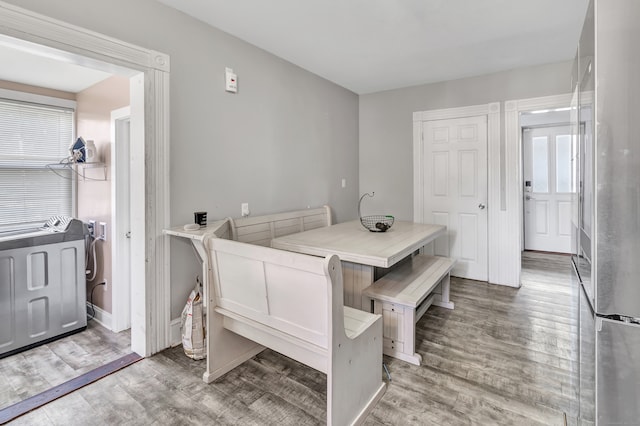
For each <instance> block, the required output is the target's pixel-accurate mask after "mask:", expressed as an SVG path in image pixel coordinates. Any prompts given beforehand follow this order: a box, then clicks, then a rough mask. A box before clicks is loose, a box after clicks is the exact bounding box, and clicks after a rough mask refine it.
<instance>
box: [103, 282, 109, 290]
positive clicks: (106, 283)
mask: <svg viewBox="0 0 640 426" xmlns="http://www.w3.org/2000/svg"><path fill="white" fill-rule="evenodd" d="M102 281H103V282H104V286H103V287H104V291H107V287H109V281H107V280H106V279H104V280H102Z"/></svg>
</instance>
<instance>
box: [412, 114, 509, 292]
mask: <svg viewBox="0 0 640 426" xmlns="http://www.w3.org/2000/svg"><path fill="white" fill-rule="evenodd" d="M481 115H485V116H486V117H487V209H488V218H487V231H488V235H487V251H488V252H487V258H488V265H487V270H488V276H489V282H492V283H496V284H507V283H506V282H505V280H504V279H503V277H502V276H500V268H498V267H497V265H499V264H500V262H501V257H500V255H501V250H499V246H498V242H499V241H498V240H496V238H495V235H496V232H499V230H500V228H501V226H502V224H501V223H500V220H499V210H500V103H499V102H493V103H489V104H483V105H472V106H467V107H461V108H447V109H439V110H432V111H419V112H414V113H413V218H414V220H415V221H417V222H419V221H421V220H422V217H423V207H424V188H423V183H424V175H423V172H424V164H423V158H424V152H423V149H424V148H423V142H422V137H423V136H422V122H423V121H430V120H446V119H452V118H463V117H474V116H481Z"/></svg>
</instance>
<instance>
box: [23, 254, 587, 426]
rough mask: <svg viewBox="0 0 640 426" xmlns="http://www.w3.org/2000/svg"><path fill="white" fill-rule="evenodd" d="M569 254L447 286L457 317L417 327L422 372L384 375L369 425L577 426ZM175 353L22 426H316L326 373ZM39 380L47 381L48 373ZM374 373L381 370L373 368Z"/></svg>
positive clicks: (398, 367) (398, 368)
mask: <svg viewBox="0 0 640 426" xmlns="http://www.w3.org/2000/svg"><path fill="white" fill-rule="evenodd" d="M570 283H571V269H570V264H569V257H566V256H558V255H549V254H541V253H525V254H524V256H523V272H522V287H521V288H519V289H516V288H509V287H504V286H497V285H491V284H486V283H482V282H477V281H470V280H463V279H452V283H451V299H452V300H453V301H454V303H455V310H453V311H450V310H447V309H442V308H438V307H432V308H430V309H429V311H428V312H427V313H426V314H425V316H424V317H423V318H422V319H421V320H420V321H419V322H418V324H417V340H418V342H419V343H418V347H417V351H418V352H419V353H420V354H422V357H423V365H422V366H420V367H417V366H413V365H410V364H407V363H405V362H402V361H398V360H395V359H393V358H388V357H385V361H386V362H387V365H388V367H389V370H390V372H391V375H392V381H391V382H390V383H389V386H388V389H387V392H386V394H385V395H384V396H383V398H382V399H381V401H380V402H379V404H378V405H377V407H376V408H375V409H374V411H373V412H372V414H371V415H370V416H369V417H368V418H367V420H366V422H365V424H367V425H372V426H373V425H406V424H414V425H563V424H564V419H565V413H566V416H567V421H568V424H576V419H575V417H576V372H577V365H576V342H577V338H576V331H577V329H576V327H577V303H576V301H575V299H576V294H577V291H574V289H573V288H572V287H571V284H570ZM203 372H204V363H203V362H202V361H193V360H191V359H189V358H187V357H186V356H184V354H183V353H182V350H181V348H180V347H178V348H173V349H169V350H166V351H164V352H162V353H160V354H158V355H156V356H153V357H150V358H147V359H144V360H142V361H140V362H138V363H136V364H134V365H132V366H130V367H128V368H126V369H124V370H122V371H120V372H118V373H116V374H113V375H111V376H108V377H107V378H105V379H103V380H101V381H99V382H97V383H94V384H92V385H89V386H87V387H85V388H82V389H80V390H79V391H77V392H75V393H73V394H71V395H68V396H66V397H64V398H61V399H59V400H57V401H55V402H53V403H51V404H49V405H47V406H44V407H42V408H40V409H38V410H35V411H33V412H31V413H29V414H27V415H25V416H23V417H21V418H19V419H17V420H16V421H15V422H14V423H15V424H25V425H34V424H38V425H51V424H54V425H86V424H91V425H102V424H105V425H107V424H108V425H111V424H131V425H136V424H140V425H149V424H157V425H177V424H203V425H210V424H216V425H218V424H219V425H315V424H322V423H324V422H325V402H326V389H325V387H326V376H325V375H323V374H321V373H319V372H317V371H315V370H313V369H311V368H308V367H306V366H303V365H301V364H299V363H297V362H295V361H293V360H291V359H288V358H286V357H284V356H281V355H279V354H277V353H275V352H273V351H271V350H266V351H264V352H262V353H261V354H259V355H258V356H256V357H255V358H253V359H252V360H250V361H248V362H246V363H244V364H243V365H241V366H239V367H237V368H235V369H234V370H232V371H231V372H230V373H228V374H227V375H225V376H223V377H222V378H220V379H219V380H218V381H216V382H215V383H212V384H205V383H204V382H203V381H202V379H201V377H202V373H203ZM49 374H55V373H53V372H50V373H49ZM381 374H382V370H381Z"/></svg>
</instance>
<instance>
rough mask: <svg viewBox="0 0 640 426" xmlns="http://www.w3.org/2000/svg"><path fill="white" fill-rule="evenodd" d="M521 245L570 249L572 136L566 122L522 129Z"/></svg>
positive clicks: (553, 250)
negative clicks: (522, 229)
mask: <svg viewBox="0 0 640 426" xmlns="http://www.w3.org/2000/svg"><path fill="white" fill-rule="evenodd" d="M522 142H523V144H522V147H523V177H524V248H525V250H539V251H548V252H557V253H569V252H571V195H572V193H573V192H575V190H574V188H573V179H572V176H571V173H572V168H571V156H572V150H574V148H575V147H573V146H572V145H573V143H574V142H573V140H572V137H571V132H570V129H569V126H551V127H535V128H525V129H523V131H522Z"/></svg>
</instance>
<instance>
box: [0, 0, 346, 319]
mask: <svg viewBox="0 0 640 426" xmlns="http://www.w3.org/2000/svg"><path fill="white" fill-rule="evenodd" d="M9 3H13V4H15V5H17V6H20V7H24V8H27V9H30V10H33V11H35V12H38V13H42V14H44V15H48V16H51V17H54V18H57V19H60V20H62V21H65V22H69V23H71V24H75V25H78V26H81V27H84V28H88V29H91V30H94V31H97V32H99V33H102V34H106V35H109V36H112V37H115V38H118V39H120V40H124V41H127V42H130V43H133V44H136V45H140V46H143V47H146V48H150V49H154V50H157V51H160V52H163V53H166V54H168V55H170V57H171V77H170V78H171V80H170V84H171V94H170V96H171V166H170V167H171V222H172V225H180V224H184V223H189V222H192V221H193V212H194V211H198V210H205V211H208V213H209V220H213V219H216V218H224V217H226V216H239V215H240V204H241V203H242V202H247V203H249V207H250V209H251V213H252V214H253V215H257V214H263V213H270V212H276V211H285V210H292V209H300V208H306V207H307V206H312V207H314V206H320V205H323V204H329V205H330V206H331V207H332V208H333V209H334V219H335V220H337V221H344V220H347V219H353V218H355V217H357V211H356V201H357V197H358V96H357V95H356V94H354V93H352V92H350V91H348V90H346V89H344V88H341V87H339V86H337V85H335V84H333V83H331V82H329V81H327V80H324V79H322V78H320V77H318V76H316V75H314V74H311V73H309V72H307V71H304V70H302V69H301V68H299V67H296V66H294V65H292V64H290V63H288V62H286V61H284V60H282V59H279V58H277V57H275V56H273V55H271V54H269V53H267V52H265V51H263V50H261V49H258V48H256V47H254V46H252V45H249V44H247V43H245V42H243V41H241V40H239V39H237V38H234V37H231V36H229V35H228V34H226V33H223V32H221V31H219V30H216V29H214V28H211V27H209V26H207V25H205V24H203V23H201V22H199V21H197V20H195V19H193V18H190V17H188V16H186V15H184V14H182V13H179V12H177V11H175V10H173V9H170V8H168V7H166V6H164V5H161V4H159V3H156V2H154V1H150V0H136V1H130V0H110V1H103V0H65V1H56V2H52V1H50V0H10V1H9ZM225 67H231V68H233V69H234V71H235V72H236V73H237V74H238V87H239V90H238V93H237V94H235V95H233V94H228V93H226V92H225V91H224V69H225ZM341 178H346V180H347V187H346V188H345V189H342V188H341ZM171 258H172V261H171V267H172V274H171V279H172V302H171V313H172V318H176V317H178V316H179V314H180V311H181V310H182V307H183V305H184V303H185V301H186V297H187V295H188V292H189V291H190V288H191V287H192V286H193V284H194V277H195V275H196V274H197V273H199V265H198V263H197V262H196V260H195V257H194V255H193V251H192V249H191V248H190V247H189V245H188V244H187V243H185V242H184V241H180V240H179V239H176V238H174V239H172V250H171ZM114 285H116V283H114Z"/></svg>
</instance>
